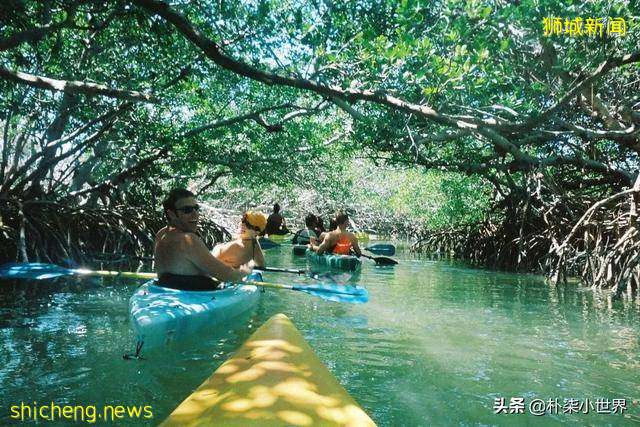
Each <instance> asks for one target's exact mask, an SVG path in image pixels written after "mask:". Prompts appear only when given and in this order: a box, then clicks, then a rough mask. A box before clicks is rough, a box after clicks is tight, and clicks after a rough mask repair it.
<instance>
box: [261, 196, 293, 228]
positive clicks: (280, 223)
mask: <svg viewBox="0 0 640 427" xmlns="http://www.w3.org/2000/svg"><path fill="white" fill-rule="evenodd" d="M287 233H290V231H289V229H288V228H287V223H286V221H285V220H284V217H283V216H282V215H280V205H279V204H277V203H276V204H275V205H273V212H272V213H271V215H269V218H267V226H266V227H265V229H264V233H263V234H267V235H268V234H287Z"/></svg>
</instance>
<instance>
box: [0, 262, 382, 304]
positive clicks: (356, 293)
mask: <svg viewBox="0 0 640 427" xmlns="http://www.w3.org/2000/svg"><path fill="white" fill-rule="evenodd" d="M63 276H102V277H126V278H132V279H155V278H156V274H155V273H143V272H139V273H138V272H133V271H104V270H88V269H84V268H64V267H61V266H59V265H55V264H45V263H38V262H32V263H9V264H4V265H2V266H0V278H1V279H33V280H42V279H53V278H56V277H63ZM244 283H249V284H252V285H256V286H262V287H266V288H277V289H290V290H292V291H300V292H305V293H307V294H310V295H314V296H317V297H320V298H322V299H325V300H328V301H338V302H347V303H352V304H361V303H365V302H367V301H368V300H369V293H368V292H367V290H366V289H364V288H361V287H360V286H345V285H338V284H335V283H319V284H315V285H301V284H293V285H284V284H280V283H269V282H253V281H251V282H244Z"/></svg>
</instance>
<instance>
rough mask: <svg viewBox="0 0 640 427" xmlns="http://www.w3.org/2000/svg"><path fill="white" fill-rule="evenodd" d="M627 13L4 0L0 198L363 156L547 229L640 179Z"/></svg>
mask: <svg viewBox="0 0 640 427" xmlns="http://www.w3.org/2000/svg"><path fill="white" fill-rule="evenodd" d="M553 18H558V19H556V20H555V21H553V22H555V24H554V25H555V27H554V28H555V29H556V30H557V29H559V28H560V29H562V31H556V32H555V33H554V34H545V33H549V31H547V30H548V29H549V28H545V25H548V24H549V23H550V22H552V21H551V20H550V19H552V20H553ZM620 19H623V20H624V25H625V26H624V28H622V29H621V28H620V22H621V21H620ZM638 22H639V17H638V9H637V5H636V4H635V2H631V1H624V0H619V1H593V2H573V1H559V0H520V1H504V0H433V1H419V0H392V1H391V0H355V1H349V2H334V1H331V0H324V1H320V0H312V1H298V0H253V1H243V2H228V1H220V0H218V1H213V0H199V1H191V2H183V1H169V0H113V1H88V0H65V1H63V0H52V1H37V0H7V1H5V2H4V4H3V6H2V8H1V10H0V29H1V30H2V31H1V32H0V34H1V36H0V114H1V115H0V124H1V125H2V158H1V165H0V198H3V199H16V198H17V199H20V200H38V199H47V200H61V199H66V200H68V201H70V202H73V203H78V204H85V203H88V204H90V205H91V204H104V205H109V204H114V203H120V202H122V201H123V200H124V199H127V200H128V201H129V202H130V203H131V202H132V201H135V200H137V201H141V200H155V199H156V198H157V197H160V196H159V193H160V192H161V191H162V190H163V189H166V188H167V187H168V186H170V185H174V184H176V183H182V184H186V183H188V184H189V185H191V186H192V187H194V188H195V189H196V190H197V191H199V192H201V193H202V194H207V193H208V192H210V191H211V190H212V189H213V188H214V187H215V186H216V184H217V183H219V182H221V181H220V179H222V178H224V177H228V178H233V179H234V180H235V181H233V182H236V183H237V185H240V186H246V187H255V186H260V185H265V186H266V185H271V184H276V185H281V186H298V187H300V188H319V186H320V185H322V182H323V180H324V181H326V177H327V176H331V177H333V176H335V175H337V176H338V177H339V173H337V172H339V171H337V170H333V168H334V165H335V168H336V169H337V165H338V164H340V163H341V162H344V161H347V162H348V161H349V159H353V158H363V159H367V160H368V161H370V162H372V164H375V165H379V166H385V167H387V166H394V167H396V168H400V169H402V168H419V169H421V170H434V171H442V172H456V173H460V174H463V175H468V176H470V177H474V178H473V179H476V180H482V182H483V183H485V184H486V185H490V186H491V187H492V188H493V192H494V195H493V197H494V202H495V203H494V205H493V206H494V208H495V207H498V208H499V209H502V210H501V213H500V215H499V216H500V217H502V218H507V217H511V218H512V219H513V222H514V224H516V223H517V222H518V221H523V219H522V218H523V217H522V215H524V217H525V218H528V216H529V215H532V213H531V212H534V211H535V212H534V213H535V216H536V218H538V219H542V220H544V222H545V224H546V225H545V227H549V228H553V227H552V226H551V224H550V223H549V221H548V219H546V218H545V212H549V209H552V208H553V207H554V206H556V205H558V204H563V205H565V206H567V207H571V209H573V208H575V207H576V206H577V207H578V209H579V210H580V211H584V210H585V209H586V208H587V207H588V206H589V204H592V203H594V202H595V201H597V200H599V199H600V198H604V197H608V196H611V195H613V194H615V193H618V192H620V191H623V190H624V189H625V188H629V187H631V186H633V184H634V183H635V181H636V179H637V177H638V169H639V163H638V150H639V149H640V145H639V142H640V140H639V136H640V66H639V63H640V51H639V50H638V46H640V35H639V34H640V33H639V31H638ZM572 23H573V24H572ZM578 23H579V24H580V27H579V28H580V29H581V32H576V31H574V30H577V29H578V26H577V25H578ZM558 25H559V26H560V27H559V28H558ZM571 25H573V27H571ZM564 30H567V31H566V32H565V31H564ZM568 30H571V32H569V31H568ZM622 30H624V33H623V31H622ZM310 171H313V172H312V173H310ZM332 174H334V175H332ZM460 182H462V181H460ZM465 185H466V184H465ZM474 185H475V184H474ZM465 188H466V187H465ZM469 188H473V185H471V187H469ZM469 191H471V190H469ZM397 197H401V196H397ZM478 197H486V192H484V191H481V192H479V195H478ZM532 197H533V199H532ZM452 203H453V204H452V205H451V206H455V203H454V202H452ZM525 205H526V206H527V208H526V209H523V210H521V211H520V212H519V213H516V212H515V211H514V209H515V210H517V209H518V207H523V206H525ZM459 209H465V206H462V205H459V206H458V209H456V210H459ZM514 215H515V216H514ZM518 215H519V216H520V219H515V218H516V217H517V216H518ZM547 216H548V215H547ZM458 217H459V216H458ZM455 218H456V217H455V214H452V216H451V217H449V219H450V220H451V221H456V219H455ZM558 218H562V220H561V222H562V224H561V226H560V225H558V227H559V229H558V236H557V237H554V238H556V239H561V236H562V235H563V233H564V234H566V233H567V232H568V231H569V230H570V229H571V226H572V224H574V223H575V222H576V221H577V219H578V218H576V217H575V215H566V217H558ZM439 221H440V223H439V224H440V225H441V224H442V223H444V222H446V221H443V220H439ZM464 221H466V219H465V220H464ZM512 228H513V227H512ZM516 228H518V227H516ZM514 229H515V228H514ZM519 233H522V227H520V232H519ZM507 238H510V237H507ZM550 245H551V243H550Z"/></svg>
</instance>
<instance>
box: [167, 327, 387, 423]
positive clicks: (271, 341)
mask: <svg viewBox="0 0 640 427" xmlns="http://www.w3.org/2000/svg"><path fill="white" fill-rule="evenodd" d="M162 425H163V426H185V425H186V426H194V425H203V426H204V425H224V426H254V425H255V426H286V425H296V426H316V425H322V426H375V423H374V422H373V420H372V419H371V418H370V417H369V416H368V415H367V413H366V412H365V411H364V410H363V409H362V408H361V407H360V406H359V405H358V403H357V402H356V401H355V400H354V399H353V397H351V396H350V395H349V393H348V392H347V391H346V390H345V389H344V388H343V387H342V386H341V385H340V384H339V383H338V381H337V380H336V378H335V377H334V376H333V375H332V374H331V372H330V371H329V370H328V369H327V367H326V366H325V365H324V364H323V363H322V362H321V361H320V359H318V356H317V355H316V354H315V353H314V352H313V350H312V349H311V347H310V346H309V344H308V343H307V342H306V341H305V339H304V338H303V337H302V335H301V334H300V332H299V331H298V330H297V329H296V327H295V326H294V325H293V323H291V321H290V320H289V319H288V318H287V316H285V315H284V314H276V315H275V316H273V317H272V318H271V319H269V320H268V321H267V322H266V323H265V324H264V325H262V326H261V327H260V328H259V329H258V330H257V331H256V332H255V333H254V334H253V335H251V337H250V338H249V339H248V340H247V341H246V342H245V343H244V344H243V345H242V347H240V349H239V350H238V351H237V352H236V353H235V354H234V355H233V357H231V358H230V359H228V360H227V361H226V362H224V363H223V364H222V365H221V366H220V367H219V368H218V369H217V370H216V371H215V372H214V373H213V375H211V377H209V379H207V380H206V381H205V382H204V383H202V385H201V386H200V387H198V389H197V390H196V391H194V392H193V394H191V395H190V396H189V397H187V398H186V399H185V400H184V401H183V402H182V403H181V404H180V405H179V406H178V407H177V408H176V409H175V410H174V411H173V412H172V413H171V415H169V417H168V418H167V419H166V420H165V421H164V422H163V423H162Z"/></svg>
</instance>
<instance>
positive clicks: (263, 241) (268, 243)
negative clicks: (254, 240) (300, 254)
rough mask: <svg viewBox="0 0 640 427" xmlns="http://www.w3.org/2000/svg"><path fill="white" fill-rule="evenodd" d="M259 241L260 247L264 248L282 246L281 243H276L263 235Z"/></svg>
mask: <svg viewBox="0 0 640 427" xmlns="http://www.w3.org/2000/svg"><path fill="white" fill-rule="evenodd" d="M258 241H259V242H260V247H261V248H262V249H271V248H277V247H278V246H280V243H276V242H274V241H273V240H271V239H267V238H266V237H261V238H260V239H259V240H258Z"/></svg>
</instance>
